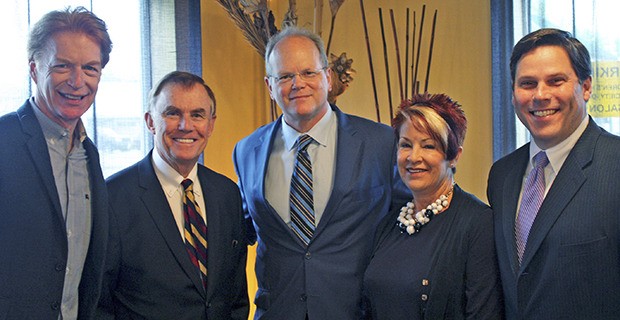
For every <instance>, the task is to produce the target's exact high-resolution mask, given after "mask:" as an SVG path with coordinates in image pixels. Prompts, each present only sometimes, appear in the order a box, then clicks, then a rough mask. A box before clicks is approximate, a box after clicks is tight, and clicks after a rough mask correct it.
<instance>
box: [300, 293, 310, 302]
mask: <svg viewBox="0 0 620 320" xmlns="http://www.w3.org/2000/svg"><path fill="white" fill-rule="evenodd" d="M306 300H308V297H307V296H306V295H305V294H302V295H301V296H300V297H299V301H306Z"/></svg>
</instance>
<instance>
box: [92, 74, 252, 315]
mask: <svg viewBox="0 0 620 320" xmlns="http://www.w3.org/2000/svg"><path fill="white" fill-rule="evenodd" d="M149 100H150V101H149V110H148V112H147V113H146V114H145V116H144V119H145V121H146V126H147V128H148V130H149V131H150V132H151V133H152V134H153V137H154V144H155V147H154V149H153V150H152V151H151V152H149V154H148V155H147V156H146V157H145V158H144V159H142V160H141V161H139V162H138V163H136V164H135V165H133V166H131V167H129V168H127V169H124V170H122V171H120V172H118V173H116V174H114V175H113V176H111V177H110V178H108V180H107V185H108V190H109V193H110V221H111V223H110V234H111V237H110V245H109V247H110V250H109V253H108V256H107V258H106V276H105V278H104V290H103V293H102V299H101V303H100V305H99V310H98V311H99V313H98V319H108V318H109V319H150V320H155V319H162V320H167V319H175V320H183V319H187V320H198V319H204V320H207V319H231V320H233V319H234V320H246V319H247V318H248V312H249V302H248V292H247V282H246V273H245V265H246V256H247V246H246V245H245V243H244V239H245V228H244V221H243V211H242V209H241V196H240V195H239V189H238V188H237V185H236V184H235V183H234V182H233V181H231V180H230V179H228V178H226V177H225V176H223V175H221V174H218V173H216V172H215V171H213V170H211V169H209V168H207V167H205V166H203V165H202V164H199V163H198V159H199V158H200V156H201V155H202V154H203V152H204V149H205V147H206V146H207V142H208V140H209V138H210V137H211V134H212V133H213V129H214V127H215V120H216V113H215V109H216V108H215V95H214V94H213V91H212V90H211V88H210V87H209V86H208V85H206V84H205V82H204V80H203V79H202V78H200V77H199V76H197V75H194V74H191V73H188V72H182V71H173V72H170V73H168V74H167V75H165V76H164V77H163V78H162V79H161V80H160V81H159V82H158V83H157V84H156V85H155V87H154V88H153V89H152V90H151V93H150V99H149Z"/></svg>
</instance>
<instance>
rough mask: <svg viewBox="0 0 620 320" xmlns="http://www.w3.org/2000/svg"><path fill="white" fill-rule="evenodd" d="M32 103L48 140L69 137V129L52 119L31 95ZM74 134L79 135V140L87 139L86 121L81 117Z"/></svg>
mask: <svg viewBox="0 0 620 320" xmlns="http://www.w3.org/2000/svg"><path fill="white" fill-rule="evenodd" d="M30 104H32V106H33V108H32V109H33V110H34V114H35V116H36V117H37V120H38V121H39V124H40V125H41V129H42V130H43V135H44V136H45V139H46V140H50V139H53V140H62V139H65V138H68V136H69V130H67V129H66V128H65V127H63V126H61V125H59V124H58V123H56V122H54V121H52V119H50V118H49V117H48V116H47V115H45V113H43V111H41V109H40V108H39V105H38V104H37V103H36V102H35V101H34V97H30ZM74 135H75V136H76V137H77V139H78V140H79V142H84V140H85V139H86V137H87V135H86V128H85V127H84V123H83V122H82V119H81V118H80V119H79V120H78V122H77V124H76V126H75V133H74Z"/></svg>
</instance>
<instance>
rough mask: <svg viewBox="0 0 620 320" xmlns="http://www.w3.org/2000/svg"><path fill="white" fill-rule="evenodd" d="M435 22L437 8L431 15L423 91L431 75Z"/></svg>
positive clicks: (426, 89)
mask: <svg viewBox="0 0 620 320" xmlns="http://www.w3.org/2000/svg"><path fill="white" fill-rule="evenodd" d="M436 22H437V10H435V15H433V28H432V29H431V44H430V47H429V49H428V64H427V65H426V80H425V81H424V92H428V78H429V77H430V75H431V59H432V58H433V45H434V44H435V23H436Z"/></svg>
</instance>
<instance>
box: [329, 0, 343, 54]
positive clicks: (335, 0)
mask: <svg viewBox="0 0 620 320" xmlns="http://www.w3.org/2000/svg"><path fill="white" fill-rule="evenodd" d="M343 3H344V0H329V9H330V10H331V13H332V21H331V25H330V26H329V38H328V40H327V53H328V54H329V53H330V52H329V48H330V46H331V44H332V36H333V34H334V25H335V24H336V15H337V14H338V9H340V7H341V6H342V4H343Z"/></svg>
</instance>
